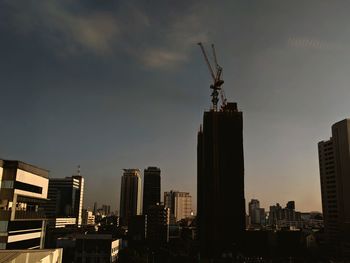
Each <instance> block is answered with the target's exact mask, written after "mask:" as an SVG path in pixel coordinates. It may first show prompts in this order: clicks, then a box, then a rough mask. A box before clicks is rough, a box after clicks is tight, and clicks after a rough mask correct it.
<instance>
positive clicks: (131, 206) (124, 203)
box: [120, 169, 141, 225]
mask: <svg viewBox="0 0 350 263" xmlns="http://www.w3.org/2000/svg"><path fill="white" fill-rule="evenodd" d="M140 214H141V174H140V170H139V169H124V173H123V176H122V182H121V188H120V221H121V222H120V223H121V224H122V225H127V224H128V221H129V218H130V217H132V216H135V215H140Z"/></svg>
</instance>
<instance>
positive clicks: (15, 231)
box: [0, 160, 49, 262]
mask: <svg viewBox="0 0 350 263" xmlns="http://www.w3.org/2000/svg"><path fill="white" fill-rule="evenodd" d="M48 174H49V173H48V171H47V170H44V169H41V168H38V167H36V166H33V165H30V164H26V163H23V162H20V161H8V160H0V187H1V188H0V201H1V203H0V249H29V248H30V249H34V248H43V240H44V220H45V214H44V210H43V203H45V202H46V201H47V191H48V183H49V179H48ZM17 262H19V261H17Z"/></svg>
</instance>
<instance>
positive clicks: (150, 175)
mask: <svg viewBox="0 0 350 263" xmlns="http://www.w3.org/2000/svg"><path fill="white" fill-rule="evenodd" d="M156 204H160V169H159V168H158V167H148V168H147V169H145V170H144V176H143V206H142V208H143V214H147V210H148V207H150V206H152V205H156Z"/></svg>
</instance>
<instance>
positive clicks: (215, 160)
mask: <svg viewBox="0 0 350 263" xmlns="http://www.w3.org/2000/svg"><path fill="white" fill-rule="evenodd" d="M197 209H198V212H197V222H198V238H199V245H200V254H201V256H202V257H207V258H217V257H221V256H222V255H223V254H224V253H235V251H237V248H238V247H239V245H240V244H241V240H242V236H243V233H244V231H245V199H244V157H243V118H242V112H240V111H238V109H237V104H236V103H227V105H226V106H225V107H224V108H223V109H221V110H220V111H214V110H211V111H207V112H205V113H204V118H203V128H201V129H200V131H199V132H198V145H197Z"/></svg>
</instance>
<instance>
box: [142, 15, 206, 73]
mask: <svg viewBox="0 0 350 263" xmlns="http://www.w3.org/2000/svg"><path fill="white" fill-rule="evenodd" d="M198 11H199V10H198V9H197V12H198ZM161 31H164V32H165V33H164V35H163V38H162V39H161V41H160V43H157V44H155V45H154V46H146V47H144V48H143V50H141V51H140V53H138V56H139V58H140V61H141V63H142V64H143V65H144V67H146V68H151V69H169V68H174V67H177V66H179V65H181V64H182V63H184V62H186V61H188V59H189V57H190V53H191V51H192V50H193V49H194V48H197V45H196V44H197V43H198V42H206V41H207V39H208V34H207V33H206V32H204V31H203V26H202V17H201V16H200V15H199V14H198V13H196V14H195V13H194V11H192V10H190V11H189V12H188V13H187V14H184V15H182V16H179V17H177V18H176V19H174V20H172V21H171V23H170V24H169V25H167V26H166V29H163V30H162V29H161Z"/></svg>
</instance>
